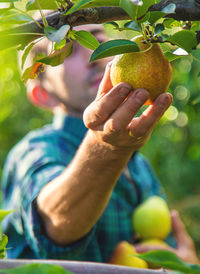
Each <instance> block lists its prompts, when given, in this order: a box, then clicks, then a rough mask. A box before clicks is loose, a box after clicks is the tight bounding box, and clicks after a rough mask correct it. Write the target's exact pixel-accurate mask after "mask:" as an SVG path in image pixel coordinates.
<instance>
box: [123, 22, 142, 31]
mask: <svg viewBox="0 0 200 274" xmlns="http://www.w3.org/2000/svg"><path fill="white" fill-rule="evenodd" d="M124 27H125V28H128V29H132V30H135V31H138V32H139V29H138V25H137V24H136V22H135V21H129V22H127V23H125V24H124Z"/></svg>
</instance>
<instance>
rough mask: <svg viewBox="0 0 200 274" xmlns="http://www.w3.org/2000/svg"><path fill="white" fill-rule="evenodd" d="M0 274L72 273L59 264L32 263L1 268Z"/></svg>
mask: <svg viewBox="0 0 200 274" xmlns="http://www.w3.org/2000/svg"><path fill="white" fill-rule="evenodd" d="M0 273H1V274H38V273H39V274H73V273H72V272H69V271H67V270H65V269H64V268H63V267H61V266H59V265H53V264H39V263H32V264H27V265H22V266H18V267H15V268H10V269H1V270H0Z"/></svg>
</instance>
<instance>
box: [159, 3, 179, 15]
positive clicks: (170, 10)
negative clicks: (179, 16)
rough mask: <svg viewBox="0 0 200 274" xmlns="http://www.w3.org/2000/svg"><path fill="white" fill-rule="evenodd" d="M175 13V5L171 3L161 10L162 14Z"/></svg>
mask: <svg viewBox="0 0 200 274" xmlns="http://www.w3.org/2000/svg"><path fill="white" fill-rule="evenodd" d="M175 11H176V5H175V4H173V3H171V4H169V5H167V6H166V7H164V8H163V9H162V12H164V13H166V14H167V13H170V14H171V13H175Z"/></svg>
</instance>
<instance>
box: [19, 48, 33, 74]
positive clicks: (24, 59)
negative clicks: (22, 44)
mask: <svg viewBox="0 0 200 274" xmlns="http://www.w3.org/2000/svg"><path fill="white" fill-rule="evenodd" d="M35 44H36V43H31V44H29V45H28V47H26V49H25V51H24V53H23V55H22V63H21V69H23V67H24V64H25V61H26V58H27V56H28V54H29V52H30V51H31V49H32V47H33V46H34V45H35Z"/></svg>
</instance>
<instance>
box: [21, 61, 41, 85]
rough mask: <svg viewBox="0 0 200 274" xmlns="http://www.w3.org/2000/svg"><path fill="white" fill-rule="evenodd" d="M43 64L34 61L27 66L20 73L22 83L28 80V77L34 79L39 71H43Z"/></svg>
mask: <svg viewBox="0 0 200 274" xmlns="http://www.w3.org/2000/svg"><path fill="white" fill-rule="evenodd" d="M44 68H45V65H44V64H43V63H41V62H40V63H39V62H36V63H34V64H33V65H32V66H30V67H28V68H27V69H26V70H25V71H24V72H23V75H22V81H23V82H24V84H26V82H27V81H28V79H36V78H37V76H38V75H39V74H40V72H43V71H44Z"/></svg>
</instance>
